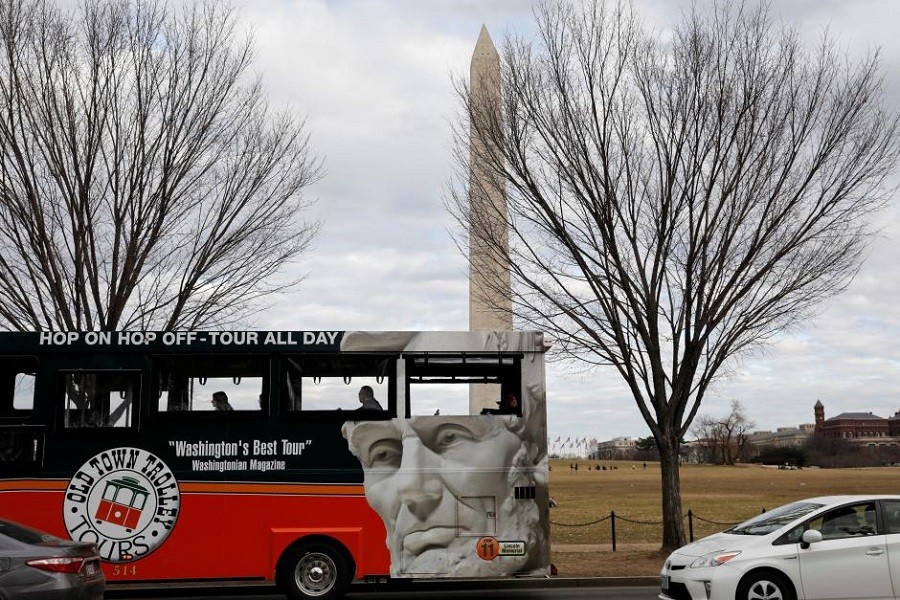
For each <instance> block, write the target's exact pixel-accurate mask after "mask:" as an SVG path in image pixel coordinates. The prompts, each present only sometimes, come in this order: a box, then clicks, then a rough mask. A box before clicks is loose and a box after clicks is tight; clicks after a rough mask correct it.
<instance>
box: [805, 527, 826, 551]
mask: <svg viewBox="0 0 900 600" xmlns="http://www.w3.org/2000/svg"><path fill="white" fill-rule="evenodd" d="M800 540H801V541H800V547H801V548H803V549H804V550H806V549H807V548H809V545H810V544H815V543H818V542H821V541H822V532H821V531H818V530H816V529H807V530H806V531H804V532H803V537H802V538H800Z"/></svg>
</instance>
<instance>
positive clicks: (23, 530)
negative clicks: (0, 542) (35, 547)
mask: <svg viewBox="0 0 900 600" xmlns="http://www.w3.org/2000/svg"><path fill="white" fill-rule="evenodd" d="M0 535H5V536H8V537H10V538H12V539H14V540H16V541H17V542H22V543H23V544H44V545H48V544H50V545H52V543H53V542H59V541H60V539H59V538H57V537H55V536H52V535H50V534H49V533H44V532H42V531H38V530H37V529H32V528H31V527H26V526H24V525H19V524H17V523H11V522H9V521H0Z"/></svg>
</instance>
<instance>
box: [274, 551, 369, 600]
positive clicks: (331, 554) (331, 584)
mask: <svg viewBox="0 0 900 600" xmlns="http://www.w3.org/2000/svg"><path fill="white" fill-rule="evenodd" d="M351 575H352V574H351V573H350V565H349V562H348V561H347V559H346V558H345V557H344V553H343V552H341V551H340V550H339V549H338V548H337V547H336V546H334V545H332V544H328V543H325V542H314V543H310V544H304V545H302V546H299V547H297V548H294V549H292V550H289V551H288V553H287V554H285V556H284V559H283V562H282V565H281V568H280V569H279V573H278V584H279V586H280V587H281V589H282V591H283V592H284V593H285V594H286V595H287V596H288V597H289V598H293V599H294V600H308V599H309V598H317V599H318V600H330V599H332V598H341V597H343V595H344V592H346V591H347V586H349V585H350V579H351Z"/></svg>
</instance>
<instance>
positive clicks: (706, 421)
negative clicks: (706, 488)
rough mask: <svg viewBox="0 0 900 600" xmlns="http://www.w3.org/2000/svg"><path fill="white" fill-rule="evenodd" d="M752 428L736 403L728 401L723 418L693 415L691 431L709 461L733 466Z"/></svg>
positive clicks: (741, 408) (741, 455) (743, 448)
mask: <svg viewBox="0 0 900 600" xmlns="http://www.w3.org/2000/svg"><path fill="white" fill-rule="evenodd" d="M755 426H756V423H754V422H753V421H752V420H750V419H749V418H747V415H746V413H745V412H744V406H743V405H742V404H741V403H740V401H739V400H732V401H731V412H729V413H728V414H727V415H722V416H719V417H712V416H709V415H702V414H701V415H697V417H696V421H695V422H694V426H693V427H692V428H691V431H692V432H693V434H694V435H695V436H696V437H697V441H698V442H699V443H700V444H701V446H702V447H703V448H704V449H705V450H706V452H707V454H708V458H709V461H710V462H717V463H719V464H723V465H733V464H735V463H736V462H737V461H738V460H740V459H742V458H744V453H745V452H744V451H745V449H746V448H747V441H748V437H749V434H750V431H751V430H752V429H753V428H754V427H755Z"/></svg>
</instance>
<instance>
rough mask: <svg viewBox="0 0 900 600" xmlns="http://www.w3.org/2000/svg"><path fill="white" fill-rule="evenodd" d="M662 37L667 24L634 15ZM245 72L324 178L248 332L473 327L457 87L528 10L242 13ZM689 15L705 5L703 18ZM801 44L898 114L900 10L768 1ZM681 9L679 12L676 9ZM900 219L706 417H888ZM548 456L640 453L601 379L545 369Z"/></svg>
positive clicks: (897, 376) (773, 422)
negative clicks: (620, 447) (814, 42)
mask: <svg viewBox="0 0 900 600" xmlns="http://www.w3.org/2000/svg"><path fill="white" fill-rule="evenodd" d="M636 2H637V6H638V7H639V9H640V11H641V12H642V13H643V14H644V16H645V17H646V18H647V19H648V20H650V21H652V22H654V23H657V24H659V25H661V26H664V25H665V24H666V23H668V22H671V20H672V19H673V18H675V17H677V15H678V13H679V11H680V8H678V7H677V6H676V3H675V2H670V1H664V0H636ZM237 4H238V6H239V10H240V13H241V15H242V20H243V22H244V23H245V24H246V26H247V27H248V28H249V29H252V31H253V32H254V35H255V38H256V42H257V60H256V63H255V67H256V68H257V69H258V71H259V72H260V74H261V75H262V77H263V81H264V85H265V87H266V89H267V90H268V93H269V96H270V99H271V102H272V104H273V105H275V106H280V107H285V108H288V109H290V110H292V111H296V112H297V113H298V114H302V115H305V116H306V118H307V124H308V129H309V132H310V134H311V136H312V140H313V145H314V146H315V148H317V150H318V151H319V152H320V153H321V155H322V156H323V157H324V160H325V168H326V175H325V177H324V178H323V180H322V181H321V182H320V183H319V184H317V185H316V186H315V187H314V188H313V189H311V190H310V193H311V194H312V195H313V196H314V197H316V198H317V199H318V205H317V208H316V210H317V213H318V216H319V217H321V218H322V219H323V220H324V229H323V231H322V234H321V236H320V237H319V238H318V240H317V244H316V247H315V249H314V251H313V252H312V253H311V254H310V255H309V256H308V259H307V260H306V261H305V262H304V263H303V264H302V265H300V267H299V268H301V269H302V270H303V272H305V273H307V274H308V277H307V279H306V280H305V282H304V284H303V285H302V287H301V288H300V289H299V290H298V291H297V292H295V293H293V294H291V295H290V296H288V297H286V298H284V299H283V301H281V302H279V303H278V305H277V306H275V307H273V308H272V310H269V311H266V312H265V313H264V314H261V315H259V316H258V317H257V318H256V321H255V322H254V325H255V326H257V327H259V328H266V329H344V330H350V329H364V330H390V329H425V330H464V329H466V328H467V327H468V314H467V307H468V304H467V295H468V281H467V273H466V264H465V261H464V259H463V257H462V256H461V255H460V254H459V252H458V251H457V249H456V247H455V246H454V244H453V242H452V241H451V239H450V237H449V235H448V233H447V231H448V229H450V228H451V227H452V223H451V221H450V219H449V218H448V216H447V214H446V213H445V211H444V208H443V204H442V195H443V193H444V190H445V189H446V185H447V182H448V181H449V179H450V177H451V171H452V164H451V158H450V123H451V121H452V120H453V119H454V118H455V115H456V113H457V110H458V106H457V105H456V103H455V99H454V97H453V78H454V77H458V76H464V75H465V74H466V73H467V72H468V65H469V60H470V58H471V53H472V50H473V47H474V44H475V40H476V39H477V37H478V32H479V29H480V27H481V25H482V23H484V24H486V25H487V27H488V29H489V31H490V33H491V35H492V37H493V38H494V41H495V42H496V43H497V45H498V46H499V45H500V43H501V41H502V39H503V37H504V36H505V35H507V34H508V33H510V32H517V33H524V34H526V35H527V34H529V32H531V31H533V21H532V12H531V11H532V3H531V2H530V1H527V0H243V1H238V2H237ZM698 4H699V5H700V6H703V5H704V0H699V1H698ZM773 4H774V5H775V7H774V11H775V13H776V15H777V18H778V19H781V20H783V21H784V22H786V23H789V24H794V25H796V26H798V27H800V28H801V30H802V31H803V32H804V33H806V34H808V35H809V36H811V37H812V36H815V35H817V34H818V33H820V32H821V31H822V30H823V28H826V27H827V28H829V29H830V31H831V32H832V34H833V35H834V36H835V37H836V38H837V39H838V41H839V43H840V44H841V46H842V47H844V48H846V50H847V53H848V54H849V55H851V56H859V55H861V54H863V53H865V52H866V51H868V50H871V49H873V48H876V47H881V48H882V51H883V56H884V72H885V74H886V75H885V76H886V88H887V92H888V100H889V102H890V103H891V104H892V105H893V106H895V107H900V38H898V36H897V34H896V24H897V23H900V2H897V1H896V0H776V1H775V2H773ZM681 5H682V6H684V5H685V3H682V4H681ZM898 220H900V209H898V207H897V205H896V202H895V203H894V204H893V205H892V206H890V207H889V208H888V209H887V210H886V211H885V212H884V213H882V214H881V215H880V217H879V221H880V223H881V227H882V233H881V235H880V237H879V238H878V239H877V240H876V241H875V243H874V244H873V245H872V249H871V254H870V256H869V258H868V260H867V262H866V265H865V267H864V269H863V271H862V272H861V273H860V275H859V276H858V278H857V279H856V281H855V282H854V283H853V285H852V287H851V288H850V289H849V290H848V291H847V292H846V293H845V294H844V295H842V296H841V297H839V298H838V299H836V300H833V301H832V302H830V303H829V304H828V305H827V306H824V307H823V309H822V311H821V313H820V314H819V315H818V316H817V317H816V318H815V319H814V320H812V321H810V322H808V323H807V324H806V325H805V326H804V327H803V328H801V329H798V330H796V331H793V332H791V333H790V334H789V335H784V336H782V337H781V338H779V339H778V340H777V341H776V342H775V343H774V344H772V345H771V346H770V347H768V348H766V349H765V350H764V351H763V352H761V353H759V354H758V355H755V356H752V357H748V358H746V359H745V360H744V361H743V362H742V363H741V364H737V365H734V366H733V369H732V374H731V375H730V376H729V377H728V378H727V379H725V380H723V381H722V382H721V383H720V384H719V385H718V386H717V387H716V388H715V389H714V390H713V391H712V393H711V394H710V395H709V396H708V399H707V400H706V401H705V403H704V408H703V409H701V412H703V413H705V414H712V415H715V414H724V413H725V412H727V410H728V406H729V403H730V401H731V400H732V399H737V400H740V401H741V402H742V403H743V404H744V406H745V407H746V409H747V412H748V414H749V416H750V417H751V418H752V419H754V420H755V421H756V423H757V428H759V429H774V428H775V427H780V426H795V425H797V424H799V423H805V422H811V421H812V414H813V413H812V407H813V404H814V403H815V402H816V400H817V399H821V400H822V402H823V403H824V404H825V409H826V417H829V416H834V415H836V414H838V413H840V412H845V411H865V412H868V411H872V412H874V413H875V414H877V415H881V416H889V415H890V414H893V413H894V412H896V411H898V410H900V385H898V384H900V349H898V348H900V340H898V339H897V337H898V333H900V225H898ZM547 397H548V406H549V417H548V418H549V430H550V435H551V439H555V438H556V437H557V436H562V437H563V439H565V438H566V437H568V436H571V437H591V438H594V437H595V438H598V439H609V438H612V437H615V436H632V437H637V436H646V435H649V431H648V430H647V427H646V425H645V424H644V423H643V421H642V420H641V418H640V415H639V414H638V412H637V409H636V407H635V405H634V401H633V400H632V399H631V398H630V396H629V394H628V392H627V390H626V389H625V388H624V386H623V385H622V384H620V383H619V380H618V376H617V374H616V373H615V372H614V371H613V370H612V369H600V370H594V371H590V372H585V371H583V370H579V369H578V368H577V367H575V368H573V367H571V366H567V365H564V364H551V365H550V366H549V368H548V386H547Z"/></svg>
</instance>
